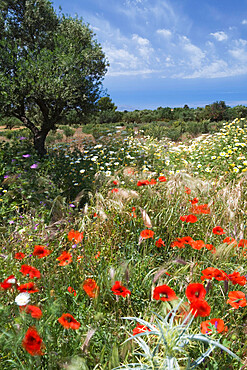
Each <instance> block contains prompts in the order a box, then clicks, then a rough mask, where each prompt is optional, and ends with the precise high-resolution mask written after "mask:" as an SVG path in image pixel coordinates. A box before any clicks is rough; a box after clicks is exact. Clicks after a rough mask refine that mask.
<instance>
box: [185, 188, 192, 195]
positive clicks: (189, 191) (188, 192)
mask: <svg viewBox="0 0 247 370" xmlns="http://www.w3.org/2000/svg"><path fill="white" fill-rule="evenodd" d="M185 193H186V194H190V193H191V190H190V188H188V187H187V186H185Z"/></svg>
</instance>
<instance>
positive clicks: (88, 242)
mask: <svg viewBox="0 0 247 370" xmlns="http://www.w3.org/2000/svg"><path fill="white" fill-rule="evenodd" d="M110 127H113V129H112V128H110ZM86 128H87V126H85V127H83V129H86ZM246 128H247V123H246V120H245V119H238V120H234V121H232V122H227V123H224V124H223V123H222V128H221V129H220V130H219V132H218V133H214V134H207V135H201V136H199V137H197V138H196V139H192V140H189V139H187V140H186V142H179V143H174V142H173V141H170V140H169V139H168V138H166V137H162V138H161V139H160V140H158V139H157V138H155V134H154V135H152V133H150V135H149V136H146V135H144V132H142V129H141V130H138V128H137V129H136V130H135V131H132V129H130V130H128V128H123V127H122V126H120V125H119V126H116V125H115V126H110V125H109V126H108V129H107V127H106V126H105V127H104V126H102V132H101V136H97V140H95V138H93V137H92V136H86V135H85V137H84V141H82V138H80V139H77V138H76V136H73V135H71V136H70V135H68V136H66V135H64V138H65V140H63V141H60V142H56V143H54V142H52V143H51V144H50V145H49V147H48V153H47V155H45V156H44V157H43V158H40V157H39V156H38V155H37V153H36V152H35V151H34V149H32V145H30V139H29V138H28V131H27V130H19V131H18V130H17V131H11V133H12V132H13V134H12V137H11V138H6V140H4V141H3V142H2V144H1V148H0V176H1V190H0V193H1V194H0V207H1V208H0V216H1V225H2V226H1V229H0V232H1V255H0V258H1V264H0V276H1V290H0V311H1V315H0V323H1V325H0V347H1V358H0V364H1V369H32V368H34V367H36V368H37V369H62V368H67V369H114V368H118V367H124V368H138V369H159V368H167V369H175V368H181V369H183V368H195V367H198V368H201V369H222V368H226V369H241V368H242V369H244V368H245V365H244V364H246V357H247V347H246V334H247V327H246V307H247V303H246V252H247V235H246V219H247V206H246V199H247V198H246V174H245V173H246V171H247V154H246V145H247V137H246V135H247V134H246ZM91 129H92V126H90V125H89V127H88V131H90V130H91ZM153 129H154V130H155V126H154V125H153ZM150 130H151V125H150ZM66 140H67V142H66ZM126 318H129V319H128V320H126ZM126 340H127V341H126ZM131 364H132V365H131Z"/></svg>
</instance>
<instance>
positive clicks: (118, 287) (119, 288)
mask: <svg viewBox="0 0 247 370" xmlns="http://www.w3.org/2000/svg"><path fill="white" fill-rule="evenodd" d="M111 291H112V292H113V294H115V295H121V296H122V297H126V295H127V294H131V291H130V290H128V289H127V288H126V287H125V286H123V285H122V284H121V282H120V281H115V284H114V285H113V287H112V288H111Z"/></svg>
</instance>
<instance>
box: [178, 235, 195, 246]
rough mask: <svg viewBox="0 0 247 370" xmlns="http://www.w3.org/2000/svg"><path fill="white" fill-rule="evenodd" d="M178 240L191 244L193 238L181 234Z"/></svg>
mask: <svg viewBox="0 0 247 370" xmlns="http://www.w3.org/2000/svg"><path fill="white" fill-rule="evenodd" d="M180 240H181V241H182V242H183V243H185V244H189V245H190V244H191V243H192V242H193V241H194V240H193V239H192V238H191V237H190V236H183V237H182V238H180Z"/></svg>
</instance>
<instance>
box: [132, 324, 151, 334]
mask: <svg viewBox="0 0 247 370" xmlns="http://www.w3.org/2000/svg"><path fill="white" fill-rule="evenodd" d="M145 331H150V329H149V328H148V327H147V326H145V325H141V324H138V325H136V327H135V328H134V329H133V335H136V334H139V333H145Z"/></svg>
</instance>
